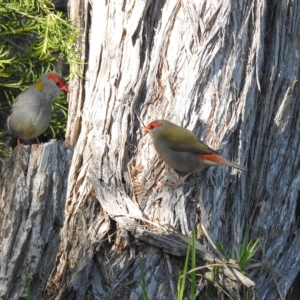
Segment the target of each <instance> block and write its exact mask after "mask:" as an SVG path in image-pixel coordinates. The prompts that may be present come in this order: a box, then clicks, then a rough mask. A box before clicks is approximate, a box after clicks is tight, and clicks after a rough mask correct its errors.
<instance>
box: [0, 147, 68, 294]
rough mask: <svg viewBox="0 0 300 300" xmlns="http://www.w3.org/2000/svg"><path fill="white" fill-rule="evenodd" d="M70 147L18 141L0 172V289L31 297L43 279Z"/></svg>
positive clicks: (60, 216)
mask: <svg viewBox="0 0 300 300" xmlns="http://www.w3.org/2000/svg"><path fill="white" fill-rule="evenodd" d="M71 158H72V150H71V149H70V148H65V147H64V145H63V143H62V142H55V141H51V142H50V143H47V144H44V145H40V146H37V145H34V146H23V149H22V154H20V153H19V151H18V149H17V147H16V148H15V149H14V152H13V155H12V157H11V158H10V159H9V161H8V162H6V163H5V164H4V165H3V167H2V170H1V173H0V186H1V189H2V193H1V198H0V215H1V222H0V232H1V234H0V245H1V255H0V266H1V267H0V295H1V296H2V297H3V299H19V298H20V297H25V298H26V289H25V276H27V277H28V278H29V279H30V283H31V291H32V294H33V295H34V299H39V298H40V297H41V293H42V291H43V288H44V286H45V284H46V282H47V280H48V277H49V274H50V271H51V269H52V268H53V267H54V264H55V258H56V255H57V251H58V248H59V244H60V236H59V232H60V229H61V227H62V225H63V222H64V207H65V200H66V191H67V181H68V171H69V168H70V163H71Z"/></svg>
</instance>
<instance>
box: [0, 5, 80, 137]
mask: <svg viewBox="0 0 300 300" xmlns="http://www.w3.org/2000/svg"><path fill="white" fill-rule="evenodd" d="M78 38H79V32H78V30H77V29H76V28H75V26H74V25H73V24H72V22H71V21H69V20H67V19H66V17H65V16H64V15H63V13H61V12H57V11H55V9H54V6H53V4H52V2H51V1H50V0H22V1H20V0H10V1H2V0H0V110H1V111H2V112H1V117H2V121H3V119H4V117H3V111H5V113H6V114H8V113H7V112H9V111H10V106H11V104H12V102H13V99H14V98H15V97H16V96H17V95H18V94H19V93H20V92H21V91H22V90H24V89H26V88H27V87H28V86H29V85H31V84H32V83H33V82H35V81H36V80H37V79H38V78H39V77H40V76H41V75H42V74H44V73H46V72H49V71H55V61H57V60H58V59H60V58H64V59H65V61H66V63H67V65H68V67H69V70H70V75H71V76H74V75H79V64H81V62H80V60H79V53H78V52H77V51H75V43H76V41H77V40H78ZM54 103H55V105H56V108H55V112H56V114H55V115H53V117H52V120H54V121H53V122H52V125H53V126H52V135H53V136H54V137H55V136H57V135H58V136H59V137H62V136H63V132H64V131H65V128H66V114H67V113H66V111H67V102H66V98H65V97H60V98H59V99H58V100H56V101H55V102H54ZM3 126H4V124H3V122H2V123H1V124H0V127H3ZM0 130H1V128H0ZM50 135H51V134H50Z"/></svg>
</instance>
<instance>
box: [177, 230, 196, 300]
mask: <svg viewBox="0 0 300 300" xmlns="http://www.w3.org/2000/svg"><path fill="white" fill-rule="evenodd" d="M190 255H191V258H190ZM189 265H190V267H191V269H195V268H196V234H195V231H194V230H193V231H192V233H191V236H190V239H189V243H188V248H187V252H186V256H185V262H184V268H183V271H181V272H179V278H178V282H177V299H178V300H184V299H186V298H184V291H185V286H186V282H187V280H189V281H190V283H191V292H190V299H195V296H196V288H197V282H196V272H195V271H192V272H189V271H188V267H189Z"/></svg>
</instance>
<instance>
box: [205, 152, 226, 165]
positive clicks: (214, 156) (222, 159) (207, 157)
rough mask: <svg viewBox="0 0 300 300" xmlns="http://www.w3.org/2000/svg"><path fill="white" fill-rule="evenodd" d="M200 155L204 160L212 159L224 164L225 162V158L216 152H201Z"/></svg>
mask: <svg viewBox="0 0 300 300" xmlns="http://www.w3.org/2000/svg"><path fill="white" fill-rule="evenodd" d="M199 157H200V158H201V159H202V160H210V161H212V162H214V163H217V164H222V163H224V162H225V159H224V158H222V157H220V156H218V155H215V154H201V155H199Z"/></svg>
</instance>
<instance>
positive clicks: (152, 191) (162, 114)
mask: <svg viewBox="0 0 300 300" xmlns="http://www.w3.org/2000/svg"><path fill="white" fill-rule="evenodd" d="M69 5H70V15H71V17H72V18H73V19H74V20H75V21H76V22H77V24H79V25H80V26H81V28H82V32H83V36H82V40H81V41H80V42H79V44H78V45H79V48H80V49H81V50H82V57H83V58H85V57H86V59H87V65H86V66H85V67H84V68H83V75H84V76H85V80H84V81H81V80H77V81H73V82H72V84H71V87H72V93H71V95H70V99H69V100H70V115H69V116H70V117H69V124H68V131H67V136H66V140H67V143H68V144H71V145H74V146H75V148H74V154H73V157H72V163H71V166H70V175H69V181H68V188H67V202H66V207H65V213H66V215H65V218H64V225H63V228H62V231H61V243H60V248H59V251H58V254H57V257H56V265H55V267H54V268H53V269H52V272H51V276H50V277H49V278H48V281H47V285H46V289H45V290H44V294H43V298H44V299H50V298H51V299H94V298H95V299H96V298H97V297H98V298H100V297H107V298H109V299H139V296H138V295H140V294H141V285H140V281H141V270H140V261H141V264H142V266H143V269H144V274H145V279H146V285H147V290H148V295H149V298H150V299H176V285H177V279H178V277H177V274H178V272H179V271H180V270H182V268H183V257H182V255H183V254H184V249H185V247H186V244H187V240H186V239H182V238H179V236H180V235H188V234H189V233H190V232H191V230H192V229H193V228H201V226H200V225H203V226H204V227H205V229H206V231H207V232H208V235H209V236H210V238H211V239H212V241H213V242H214V243H216V242H217V241H219V242H222V243H223V245H224V246H225V248H226V249H227V251H228V252H229V253H230V254H231V253H232V252H233V249H234V248H235V247H236V248H239V247H240V245H241V242H242V238H243V236H244V234H245V231H246V229H247V228H249V230H250V237H251V238H253V239H257V238H259V239H260V245H261V248H260V250H259V251H258V252H257V255H256V257H255V258H256V260H257V261H258V262H260V266H258V265H256V267H254V268H253V269H251V270H250V271H249V272H250V273H249V277H250V279H249V278H247V277H240V278H241V279H242V280H243V282H244V283H242V282H240V281H239V280H234V278H232V277H235V276H236V275H234V276H233V275H232V269H231V268H228V267H226V266H225V267H223V268H221V269H222V272H221V273H220V274H219V275H218V276H219V277H220V278H223V279H224V281H223V283H224V286H223V289H224V291H225V292H227V293H228V294H230V295H231V296H232V297H234V298H236V299H239V298H241V299H242V294H241V287H242V286H248V287H252V286H254V284H253V282H254V283H255V294H254V297H257V298H260V299H268V300H269V299H280V298H281V299H284V298H285V297H286V295H287V292H288V290H289V287H290V286H291V284H292V282H293V280H294V278H295V276H296V274H297V273H298V271H299V269H300V255H299V251H298V249H299V242H300V236H299V228H298V227H299V226H298V222H297V217H298V216H297V214H296V210H297V201H298V194H299V189H300V173H299V165H300V155H299V151H300V150H299V149H300V148H299V142H300V134H299V133H300V132H299V131H300V124H299V122H300V118H299V110H300V102H299V101H298V100H299V99H298V98H299V96H300V89H299V83H298V78H299V75H300V74H299V72H300V69H299V57H300V53H299V52H300V50H299V49H300V48H299V43H300V38H299V32H300V24H299V22H300V16H299V14H300V1H299V0H296V1H290V2H284V1H281V2H276V3H272V4H270V3H269V2H267V1H219V2H216V1H202V2H201V1H190V0H183V1H181V2H176V1H169V0H165V1H150V0H141V1H126V2H125V1H89V2H88V1H78V0H70V2H69ZM156 118H165V119H168V120H170V121H173V122H175V123H177V124H178V125H182V126H184V127H186V128H188V129H190V130H192V131H193V132H195V133H196V134H197V135H198V136H199V137H200V138H202V139H203V140H204V141H205V142H206V143H207V144H208V145H209V146H211V147H212V148H214V149H219V152H220V153H221V154H222V155H223V156H224V157H226V158H228V159H230V160H233V161H236V162H238V163H240V164H242V165H245V166H247V168H248V171H246V172H239V171H236V170H232V169H230V168H228V167H218V168H216V167H215V168H210V169H208V170H207V171H205V172H203V173H202V174H195V175H193V176H191V177H190V178H189V180H188V182H187V184H186V185H185V186H182V187H179V188H177V189H171V188H169V187H168V186H165V185H164V184H163V182H165V181H171V182H175V181H176V180H178V178H179V176H181V175H178V174H177V173H176V172H175V171H173V170H171V169H169V168H165V167H164V164H163V163H162V161H161V160H160V159H159V158H158V155H157V154H156V153H155V151H154V148H153V146H152V144H151V141H150V138H149V137H148V136H144V134H143V133H142V128H143V125H144V123H145V124H146V123H148V122H149V121H151V120H153V119H156ZM61 159H63V158H61ZM6 193H7V192H4V194H6ZM146 220H148V221H146ZM154 224H157V225H156V226H155V225H154ZM172 227H173V228H175V230H174V231H171V230H170V228H172ZM168 230H170V231H168ZM179 233H180V234H179ZM171 242H172V243H171ZM201 242H202V243H203V247H201V249H200V248H199V250H198V253H199V260H202V262H201V263H202V265H203V266H204V265H206V269H203V270H202V271H203V274H205V275H206V276H212V274H211V266H209V264H210V263H211V261H212V258H215V262H218V263H220V262H221V258H220V257H219V256H218V255H217V253H216V252H214V250H213V248H212V246H211V244H210V243H209V242H208V241H207V239H206V238H205V236H202V237H201ZM175 247H176V248H175ZM205 251H206V252H205ZM55 253H56V251H55ZM176 254H178V256H176ZM28 255H31V254H28ZM199 272H200V271H199ZM235 272H236V271H235ZM236 274H239V275H238V276H240V273H236ZM31 275H32V273H30V280H31V283H32V285H33V282H34V281H33V280H34V278H33V279H32V277H31ZM230 276H231V277H230ZM220 282H222V281H220ZM220 282H219V284H220ZM205 287H206V281H205V280H200V282H199V287H198V292H199V295H203V294H201V292H202V293H203V291H205ZM20 291H21V292H22V293H23V291H24V290H20ZM20 291H19V293H21V292H20ZM219 293H220V294H222V292H221V291H220V290H219ZM220 294H218V296H216V299H220ZM187 295H188V289H187ZM187 297H188V296H187ZM199 297H201V296H199Z"/></svg>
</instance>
